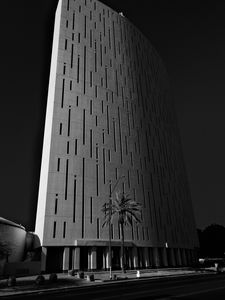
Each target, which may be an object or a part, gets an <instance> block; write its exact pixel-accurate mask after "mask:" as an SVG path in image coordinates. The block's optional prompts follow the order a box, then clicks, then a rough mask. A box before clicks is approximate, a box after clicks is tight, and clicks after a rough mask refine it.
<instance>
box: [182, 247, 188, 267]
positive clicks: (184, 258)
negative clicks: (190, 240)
mask: <svg viewBox="0 0 225 300" xmlns="http://www.w3.org/2000/svg"><path fill="white" fill-rule="evenodd" d="M181 260H182V265H183V266H187V258H186V251H185V249H181Z"/></svg>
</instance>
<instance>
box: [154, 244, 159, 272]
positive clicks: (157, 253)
mask: <svg viewBox="0 0 225 300" xmlns="http://www.w3.org/2000/svg"><path fill="white" fill-rule="evenodd" d="M152 253H153V265H154V267H160V258H159V250H158V248H157V247H154V248H152Z"/></svg>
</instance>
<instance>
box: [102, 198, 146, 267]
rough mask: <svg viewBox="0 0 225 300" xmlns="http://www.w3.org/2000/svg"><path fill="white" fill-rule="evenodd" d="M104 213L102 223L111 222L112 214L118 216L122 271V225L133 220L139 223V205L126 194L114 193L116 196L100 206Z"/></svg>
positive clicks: (129, 223)
mask: <svg viewBox="0 0 225 300" xmlns="http://www.w3.org/2000/svg"><path fill="white" fill-rule="evenodd" d="M102 212H103V213H104V214H105V220H104V223H103V225H102V227H104V226H105V225H109V226H110V224H111V220H112V218H113V216H115V215H116V216H118V225H119V229H120V232H121V264H122V272H124V225H131V226H132V222H133V220H134V221H136V222H137V223H140V222H141V221H140V219H139V218H138V216H137V215H138V214H139V213H140V212H141V205H140V204H139V203H137V202H136V201H134V200H132V199H131V198H130V196H129V195H128V194H124V193H116V197H115V198H113V199H111V201H110V202H109V203H105V204H104V205H103V207H102Z"/></svg>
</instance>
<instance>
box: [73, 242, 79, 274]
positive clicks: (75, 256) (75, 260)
mask: <svg viewBox="0 0 225 300" xmlns="http://www.w3.org/2000/svg"><path fill="white" fill-rule="evenodd" d="M73 269H74V270H80V247H75V248H74V249H73Z"/></svg>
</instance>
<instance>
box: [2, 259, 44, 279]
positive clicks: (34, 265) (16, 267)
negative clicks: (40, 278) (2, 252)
mask: <svg viewBox="0 0 225 300" xmlns="http://www.w3.org/2000/svg"><path fill="white" fill-rule="evenodd" d="M40 273H41V263H40V261H31V262H15V263H6V264H5V265H4V269H3V274H2V275H3V276H11V275H14V276H16V277H20V276H21V277H22V276H28V275H37V274H40Z"/></svg>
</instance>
